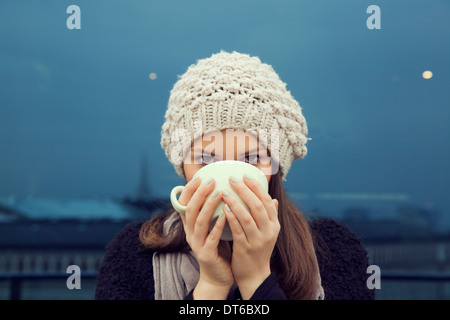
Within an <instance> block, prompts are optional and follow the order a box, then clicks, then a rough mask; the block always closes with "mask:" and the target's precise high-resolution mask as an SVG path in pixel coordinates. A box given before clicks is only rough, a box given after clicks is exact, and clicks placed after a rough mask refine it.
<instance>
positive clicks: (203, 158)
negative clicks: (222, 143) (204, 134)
mask: <svg viewBox="0 0 450 320" xmlns="http://www.w3.org/2000/svg"><path fill="white" fill-rule="evenodd" d="M197 159H198V160H199V161H198V162H201V163H202V164H210V163H213V162H214V161H215V159H214V157H212V156H208V155H203V156H200V157H198V158H197Z"/></svg>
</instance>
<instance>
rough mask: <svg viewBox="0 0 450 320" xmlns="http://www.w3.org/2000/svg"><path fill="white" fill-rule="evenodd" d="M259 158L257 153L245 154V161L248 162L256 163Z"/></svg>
mask: <svg viewBox="0 0 450 320" xmlns="http://www.w3.org/2000/svg"><path fill="white" fill-rule="evenodd" d="M259 160H260V156H259V154H249V155H246V156H245V162H247V163H250V164H257V163H258V162H259Z"/></svg>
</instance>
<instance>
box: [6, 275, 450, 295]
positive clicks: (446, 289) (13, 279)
mask: <svg viewBox="0 0 450 320" xmlns="http://www.w3.org/2000/svg"><path fill="white" fill-rule="evenodd" d="M69 276H70V274H67V273H61V272H46V273H0V284H1V283H2V282H5V283H4V284H6V290H7V292H6V299H10V300H20V299H22V298H23V297H22V287H23V284H24V283H25V282H33V281H41V282H46V281H50V280H58V281H61V283H60V292H63V290H64V291H66V292H67V291H69V289H67V288H66V283H65V281H66V279H67V278H68V277H69ZM96 277H97V272H96V271H90V272H82V274H81V279H82V281H85V280H91V281H95V279H96ZM381 283H382V288H381V290H383V289H386V284H387V283H392V285H393V286H397V287H398V286H399V284H407V285H408V287H405V290H404V291H405V295H404V296H397V297H395V299H410V298H413V299H414V296H408V291H409V290H411V289H408V288H411V287H413V286H414V285H416V284H418V283H426V284H428V285H433V284H434V285H435V287H433V289H429V290H431V291H433V292H430V294H429V295H428V297H429V298H430V299H442V300H443V299H450V273H439V272H400V271H384V272H383V271H382V272H381ZM89 290H90V291H91V292H90V296H91V297H93V296H94V293H93V290H94V289H93V288H92V287H91V288H90V289H89ZM374 290H377V289H374ZM381 290H379V292H381ZM377 293H378V292H377ZM377 296H380V295H377ZM60 298H61V296H60V295H58V294H57V293H56V294H55V297H54V298H50V299H60ZM381 298H382V295H381ZM36 299H39V297H36Z"/></svg>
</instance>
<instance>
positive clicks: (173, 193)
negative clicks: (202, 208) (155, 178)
mask: <svg viewBox="0 0 450 320" xmlns="http://www.w3.org/2000/svg"><path fill="white" fill-rule="evenodd" d="M183 190H184V186H176V187H174V188H173V189H172V191H171V192H170V202H172V206H173V208H174V209H175V210H176V211H177V212H178V213H180V214H184V213H185V212H186V206H183V205H181V204H180V203H179V202H178V199H177V196H178V195H179V194H180V193H181V192H183Z"/></svg>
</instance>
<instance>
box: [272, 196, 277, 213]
mask: <svg viewBox="0 0 450 320" xmlns="http://www.w3.org/2000/svg"><path fill="white" fill-rule="evenodd" d="M272 201H273V203H274V205H275V208H276V209H277V214H278V200H277V199H272Z"/></svg>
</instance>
